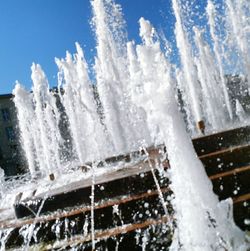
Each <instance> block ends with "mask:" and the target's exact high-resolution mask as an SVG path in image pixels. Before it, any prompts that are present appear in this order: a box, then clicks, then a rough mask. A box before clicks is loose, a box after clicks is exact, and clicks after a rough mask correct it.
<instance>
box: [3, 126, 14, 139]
mask: <svg viewBox="0 0 250 251" xmlns="http://www.w3.org/2000/svg"><path fill="white" fill-rule="evenodd" d="M5 131H6V135H7V138H8V140H9V141H13V140H15V138H16V135H15V131H14V129H13V127H12V126H9V127H6V128H5Z"/></svg>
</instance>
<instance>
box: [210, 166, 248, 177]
mask: <svg viewBox="0 0 250 251" xmlns="http://www.w3.org/2000/svg"><path fill="white" fill-rule="evenodd" d="M249 170H250V166H244V167H240V168H235V169H233V170H230V171H227V172H223V173H218V174H215V175H211V176H209V179H211V180H215V179H219V178H223V177H227V176H231V175H235V174H237V173H242V172H246V171H249Z"/></svg>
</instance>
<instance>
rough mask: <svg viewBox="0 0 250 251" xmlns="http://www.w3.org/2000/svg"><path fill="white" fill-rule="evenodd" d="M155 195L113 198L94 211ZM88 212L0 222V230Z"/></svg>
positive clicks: (73, 211)
mask: <svg viewBox="0 0 250 251" xmlns="http://www.w3.org/2000/svg"><path fill="white" fill-rule="evenodd" d="M161 191H162V193H166V192H168V191H170V189H169V187H163V188H161ZM157 195H158V191H157V190H154V191H151V192H145V193H141V194H135V195H130V196H129V195H128V196H126V197H124V196H121V197H118V198H114V199H111V200H108V201H104V202H100V203H96V204H95V208H94V209H95V210H97V209H102V208H105V207H110V206H114V205H120V204H124V203H127V202H130V201H134V200H140V199H144V198H148V197H152V196H157ZM90 210H91V206H89V205H88V206H85V207H79V208H77V209H73V210H70V211H66V212H56V213H54V214H51V215H46V216H40V217H36V218H28V219H23V220H10V221H3V222H0V228H12V227H14V228H18V227H22V226H24V225H27V224H37V223H43V222H48V221H52V220H56V219H60V218H64V217H70V216H73V215H77V214H80V213H85V212H88V211H90Z"/></svg>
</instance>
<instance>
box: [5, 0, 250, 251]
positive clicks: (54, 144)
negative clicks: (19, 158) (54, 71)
mask: <svg viewBox="0 0 250 251" xmlns="http://www.w3.org/2000/svg"><path fill="white" fill-rule="evenodd" d="M91 4H92V8H93V20H92V22H93V26H94V30H95V34H96V42H97V46H96V51H97V54H96V58H95V66H94V71H95V79H94V78H92V77H90V76H89V73H88V65H87V63H86V60H85V58H84V52H83V50H82V48H81V47H80V45H79V44H78V43H76V54H74V55H72V54H70V53H69V52H67V54H66V57H65V59H56V64H57V66H58V69H59V72H58V87H57V88H56V89H54V90H53V89H52V90H51V89H50V87H49V84H48V81H47V79H46V76H45V73H44V72H43V70H42V68H41V66H39V65H37V64H33V65H32V68H31V70H32V75H31V77H32V81H33V88H32V92H28V91H26V90H25V89H24V88H23V87H22V86H21V85H20V84H19V83H17V85H16V87H15V89H14V92H13V93H14V95H15V98H14V101H15V104H16V107H17V112H18V119H19V127H20V136H21V139H20V140H21V142H22V145H23V149H24V151H25V155H26V159H27V163H28V167H29V174H30V175H29V174H27V175H26V176H25V178H24V179H22V182H17V181H16V183H15V187H14V189H12V190H11V189H10V190H9V192H8V194H7V195H6V198H3V199H2V201H1V207H0V208H3V215H2V216H1V221H0V224H1V228H2V230H1V250H5V248H7V247H10V246H11V245H12V246H22V248H23V249H24V250H28V248H29V246H30V245H34V246H35V247H36V248H38V249H39V248H40V249H45V250H51V249H53V250H55V249H57V248H58V249H60V248H61V249H63V248H65V249H66V248H68V249H69V248H70V249H72V250H74V248H75V249H76V250H77V248H78V249H79V250H82V249H83V248H84V249H86V250H88V249H91V248H92V250H95V249H96V250H99V249H100V250H102V249H101V247H105V246H106V247H108V248H110V250H113V249H114V250H123V249H125V248H129V246H128V245H129V243H133V246H132V247H131V248H130V249H131V250H132V249H133V248H134V249H135V246H138V245H139V246H141V249H142V250H145V249H147V248H150V249H155V250H161V249H164V250H165V249H169V250H247V248H248V247H249V246H248V245H249V243H247V237H246V236H245V234H244V232H243V231H242V230H240V229H239V228H238V227H237V226H236V225H235V223H234V221H233V216H232V210H233V209H232V200H230V199H228V200H224V201H221V202H219V199H218V197H217V196H216V195H215V194H214V193H213V186H212V183H211V181H210V180H209V178H208V177H207V173H206V171H207V172H210V171H209V169H208V168H207V169H206V171H205V169H204V167H203V165H202V163H201V161H200V160H199V159H198V157H197V155H196V153H195V150H196V152H197V153H198V155H199V157H200V159H201V160H202V161H203V164H204V163H205V162H206V161H208V162H209V161H210V163H211V155H209V154H210V153H211V152H209V151H208V150H207V149H206V146H205V145H202V144H203V143H204V142H205V141H206V140H207V141H211V142H213V140H214V142H215V141H216V142H217V141H218V142H219V143H218V142H217V143H216V144H214V146H212V147H214V150H219V149H220V147H222V145H223V146H224V147H225V144H228V142H229V141H230V143H232V142H233V141H234V140H235V142H234V145H236V143H237V144H239V143H242V142H241V141H240V140H241V139H240V137H245V135H248V134H249V128H248V127H246V128H242V129H239V130H238V129H237V132H238V131H239V132H240V133H241V134H237V135H236V139H234V138H233V136H235V133H233V132H234V131H233V130H232V131H228V132H227V134H225V135H224V134H220V133H218V132H219V131H221V130H226V129H231V128H234V127H237V126H239V124H237V123H239V122H240V123H245V124H248V116H249V115H248V114H247V113H246V112H245V111H244V107H246V106H247V104H245V103H242V104H241V103H240V100H238V99H236V98H234V97H233V96H232V94H231V93H230V89H229V88H228V85H229V82H228V81H227V78H226V72H227V71H228V68H227V64H229V62H227V64H225V60H226V59H228V58H230V57H231V56H232V55H230V53H232V50H231V49H232V48H235V47H237V48H238V51H239V55H238V57H237V61H238V65H240V66H242V68H241V71H240V73H242V74H244V75H245V76H249V61H248V57H247V56H246V55H249V53H250V48H249V46H248V44H249V38H250V34H249V29H250V20H249V15H248V14H249V13H250V4H249V3H246V2H244V1H239V3H238V2H237V8H234V7H235V6H236V2H235V1H232V0H228V1H226V4H225V8H224V9H219V10H220V11H221V12H223V11H224V12H225V13H222V14H221V18H222V19H224V20H223V22H222V21H221V20H218V19H216V13H217V12H218V9H216V8H217V7H216V5H215V4H214V3H213V2H212V1H211V0H208V3H207V8H206V14H207V23H206V24H205V25H204V27H203V29H202V28H201V27H198V26H197V27H194V28H193V29H187V27H186V22H185V19H186V18H187V17H186V14H185V10H184V9H183V8H182V1H181V0H172V6H173V12H174V15H175V17H176V25H175V35H176V46H177V48H178V51H179V54H180V63H179V65H176V66H174V65H171V64H170V63H169V62H168V60H167V57H166V55H165V52H164V50H163V49H162V48H163V46H162V44H161V39H160V36H159V35H158V34H157V31H156V29H155V28H154V27H153V26H152V25H151V23H150V22H149V21H148V20H145V19H144V18H141V19H140V20H139V25H140V30H139V33H140V37H141V40H142V43H141V44H136V43H135V42H133V41H127V38H126V35H125V34H126V33H125V26H124V25H125V22H124V20H123V17H122V12H121V8H120V6H119V5H118V4H115V3H114V1H113V0H92V1H91ZM222 10H223V11H222ZM236 12H237V13H241V17H242V19H240V21H238V20H236V19H235V18H233V17H235V13H236ZM230 17H231V18H230ZM221 28H224V33H222V34H221V33H219V32H218V29H221ZM204 31H207V32H209V34H210V35H209V40H207V39H206V38H205V36H204ZM239 34H241V36H238V35H239ZM229 35H230V36H229ZM227 36H228V40H229V39H230V38H231V37H232V39H231V40H230V41H229V42H228V40H226V39H225V37H227ZM190 37H191V38H193V41H192V40H190ZM223 39H225V40H223ZM222 40H223V42H222ZM244 92H247V93H248V89H247V88H246V89H245V90H244ZM247 95H248V94H247ZM178 101H180V103H179V104H178ZM234 105H235V109H234ZM184 121H185V122H186V124H185V123H184ZM197 125H198V127H197ZM199 129H201V131H202V133H215V132H217V133H218V134H216V136H211V137H204V138H197V139H195V140H193V144H192V141H191V139H190V136H192V137H197V136H200V135H201V132H200V131H199ZM222 135H223V136H222ZM228 135H229V136H228ZM232 135H233V136H232ZM240 135H242V136H240ZM226 137H228V138H227V140H225V142H224V138H226ZM229 138H230V140H229ZM245 140H246V139H245ZM211 142H210V144H211V145H212V143H211ZM245 143H247V142H245ZM193 145H194V146H193ZM206 145H209V143H206ZM194 147H195V149H194ZM216 147H218V149H216ZM228 147H229V146H228ZM210 148H211V146H210ZM244 149H246V150H245V151H248V150H249V149H248V148H244ZM199 151H200V152H199ZM206 151H207V152H206ZM241 151H243V150H242V149H241ZM128 153H130V154H128ZM247 153H248V152H247ZM220 154H224V152H223V153H220ZM244 155H246V154H245V152H244ZM111 156H116V157H111ZM240 156H241V157H242V156H243V155H240ZM110 157H111V158H110ZM221 158H224V155H222V157H221ZM207 159H208V160H207ZM242 159H244V158H243V157H242ZM216 161H217V162H220V158H216ZM226 161H228V160H227V159H225V161H224V162H222V163H220V165H221V166H222V168H223V165H226ZM246 162H247V161H246ZM204 165H205V164H204ZM228 165H229V166H233V165H234V163H232V162H230V161H229V164H228ZM221 166H220V167H219V168H221ZM205 167H206V165H205ZM216 167H217V166H216ZM235 170H236V169H234V170H233V172H234V175H235V172H239V171H237V170H238V169H237V170H236V171H235ZM244 170H245V171H246V172H249V169H248V166H246V167H244ZM217 171H218V170H217ZM224 171H226V170H224ZM228 172H232V171H231V169H230V170H229V171H228ZM228 172H227V174H225V173H226V172H223V175H225V176H228V175H229V174H228ZM216 174H217V173H214V176H212V175H211V176H210V179H217V178H216V177H215V175H216ZM230 174H231V173H230ZM246 175H248V173H247V174H246ZM221 177H222V176H220V178H221ZM23 180H25V182H23ZM14 182H15V181H14ZM235 184H236V183H234V185H235ZM213 185H214V189H215V187H216V185H215V184H214V183H213ZM236 185H237V184H236ZM236 185H235V186H236ZM238 185H239V186H240V185H242V184H238ZM219 188H220V189H221V193H222V192H223V185H222V184H219ZM248 189H249V188H248ZM239 191H240V192H241V191H243V189H241V190H240V189H238V186H236V187H235V188H234V192H235V195H236V194H237V193H239ZM230 192H231V191H230ZM248 193H249V191H248ZM125 195H126V196H125ZM223 196H224V195H223ZM227 197H229V196H226V197H225V198H227ZM190 198H191V199H190ZM223 199H224V197H223ZM236 199H237V198H236ZM236 199H235V200H236ZM248 200H249V199H248ZM241 202H242V201H241ZM243 202H244V203H248V202H247V200H245V201H243ZM244 203H243V204H244ZM3 205H5V206H3ZM13 205H15V210H16V211H15V212H16V216H17V217H18V218H20V219H13V210H11V208H12V206H13ZM244 205H245V206H244V208H246V209H247V210H248V208H249V207H248V204H244ZM6 206H7V208H5V207H6ZM23 217H27V218H23ZM110 217H111V218H112V222H111V221H110ZM22 218H23V219H22ZM241 222H242V221H241ZM242 224H243V225H244V224H245V225H244V227H243V228H245V229H247V227H248V226H249V224H248V221H247V219H243V223H242ZM243 225H241V226H243ZM124 233H125V234H124ZM39 243H40V244H39ZM124 243H125V244H124ZM39 245H41V246H39ZM123 245H127V247H124V246H123ZM114 246H115V247H116V248H115V247H114Z"/></svg>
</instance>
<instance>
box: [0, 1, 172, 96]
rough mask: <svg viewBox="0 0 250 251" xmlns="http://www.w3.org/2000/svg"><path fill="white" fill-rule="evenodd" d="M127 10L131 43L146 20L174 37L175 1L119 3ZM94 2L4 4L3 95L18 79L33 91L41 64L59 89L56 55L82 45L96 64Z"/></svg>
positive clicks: (0, 11)
mask: <svg viewBox="0 0 250 251" xmlns="http://www.w3.org/2000/svg"><path fill="white" fill-rule="evenodd" d="M116 2H117V3H120V4H121V5H122V8H123V12H124V17H125V20H126V22H127V28H128V35H129V39H135V40H137V39H138V29H139V27H138V19H139V18H140V17H141V16H143V17H145V18H146V19H149V20H150V21H151V22H152V23H153V24H154V25H155V27H157V28H162V29H163V30H164V31H165V32H166V33H167V34H168V35H169V36H171V34H172V33H171V29H170V27H169V24H171V25H173V23H174V19H173V16H171V15H170V13H171V6H170V3H171V1H170V0H116ZM90 19H91V6H90V3H89V0H0V69H1V70H0V94H3V93H10V92H12V89H13V87H14V83H15V81H16V80H19V81H20V82H21V83H22V84H23V85H25V86H26V87H27V88H28V89H30V87H31V85H32V82H31V79H30V74H31V72H30V66H31V64H32V62H35V63H39V64H41V66H42V68H43V69H44V71H45V73H46V75H47V77H48V79H49V82H50V85H51V86H55V85H56V74H57V68H56V65H55V63H54V58H55V57H59V58H61V57H64V56H65V51H66V50H69V51H70V52H74V51H75V48H74V43H75V42H76V41H78V42H79V43H80V44H81V45H82V46H83V47H84V50H85V55H86V57H87V60H88V61H90V62H91V61H92V62H93V55H94V53H95V41H94V36H93V32H92V31H91V28H90V25H89V21H90Z"/></svg>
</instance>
